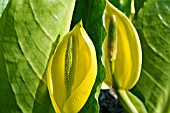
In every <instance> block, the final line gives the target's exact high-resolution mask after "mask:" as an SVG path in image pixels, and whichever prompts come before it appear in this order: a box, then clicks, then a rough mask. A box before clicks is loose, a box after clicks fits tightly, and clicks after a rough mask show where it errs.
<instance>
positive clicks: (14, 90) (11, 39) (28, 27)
mask: <svg viewBox="0 0 170 113" xmlns="http://www.w3.org/2000/svg"><path fill="white" fill-rule="evenodd" d="M74 5H75V0H56V1H55V0H53V1H51V0H11V1H10V2H9V3H8V5H7V8H6V9H5V10H4V13H3V16H2V18H1V21H0V83H1V85H0V92H1V93H0V112H4V113H9V112H15V113H17V112H24V113H30V112H35V113H48V112H49V113H53V112H54V109H53V107H52V104H51V100H50V98H49V93H48V89H47V84H46V76H45V75H46V74H44V72H45V70H46V66H47V62H48V60H49V57H50V51H51V50H53V45H55V44H53V43H55V40H56V38H57V37H59V36H61V37H63V36H64V35H65V34H66V33H67V32H68V31H69V28H70V23H71V18H72V14H73V9H74Z"/></svg>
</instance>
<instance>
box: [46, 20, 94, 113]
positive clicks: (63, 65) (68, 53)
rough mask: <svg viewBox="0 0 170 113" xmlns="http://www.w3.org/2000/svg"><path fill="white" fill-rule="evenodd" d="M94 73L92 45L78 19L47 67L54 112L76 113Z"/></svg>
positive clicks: (88, 93)
mask: <svg viewBox="0 0 170 113" xmlns="http://www.w3.org/2000/svg"><path fill="white" fill-rule="evenodd" d="M96 76H97V58H96V51H95V47H94V45H93V43H92V41H91V40H90V38H89V36H88V35H87V33H86V31H85V30H84V28H83V26H82V22H81V21H80V22H79V23H78V24H77V25H76V26H75V27H74V28H73V30H72V31H70V32H69V33H68V34H66V35H65V36H64V37H63V38H62V40H61V41H60V42H59V44H58V46H57V47H56V50H55V52H54V55H53V56H52V58H51V60H50V63H49V65H48V70H47V82H48V89H49V93H50V98H51V100H52V104H53V106H54V108H55V111H56V112H57V113H77V112H78V111H80V109H81V108H82V107H83V106H84V104H85V103H86V101H87V99H88V97H89V95H90V92H91V90H92V87H93V85H94V82H95V79H96Z"/></svg>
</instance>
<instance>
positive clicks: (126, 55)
mask: <svg viewBox="0 0 170 113" xmlns="http://www.w3.org/2000/svg"><path fill="white" fill-rule="evenodd" d="M111 16H114V17H115V18H116V26H117V27H116V29H117V34H116V35H117V54H116V59H115V60H114V61H110V60H109V58H108V55H107V52H108V48H107V43H108V42H107V41H108V36H107V37H106V39H105V45H104V51H105V56H104V63H105V67H106V71H107V76H106V80H105V82H106V83H107V84H108V85H112V84H113V82H114V84H116V87H117V88H120V89H124V90H129V89H131V88H132V87H133V86H134V85H135V84H136V82H137V81H138V79H139V76H140V71H141V65H142V50H141V45H140V40H139V36H138V34H137V31H136V29H135V27H134V26H133V24H132V23H131V21H130V20H129V19H128V18H127V17H126V16H125V15H124V14H123V13H122V12H121V11H119V10H118V9H117V8H115V7H114V6H113V5H112V4H111V3H109V1H106V9H105V15H104V21H105V27H106V30H107V31H108V28H109V23H110V17H111ZM112 77H113V78H112ZM112 79H113V81H112Z"/></svg>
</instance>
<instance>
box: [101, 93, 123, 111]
mask: <svg viewBox="0 0 170 113" xmlns="http://www.w3.org/2000/svg"><path fill="white" fill-rule="evenodd" d="M99 104H100V113H124V111H123V107H122V105H121V104H120V102H119V100H118V99H117V96H116V94H115V93H114V92H113V91H112V90H101V91H100V95H99Z"/></svg>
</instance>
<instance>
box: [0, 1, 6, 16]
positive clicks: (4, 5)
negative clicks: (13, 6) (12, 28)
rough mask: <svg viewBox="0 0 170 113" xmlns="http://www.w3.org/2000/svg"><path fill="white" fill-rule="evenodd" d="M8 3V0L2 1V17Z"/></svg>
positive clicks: (0, 12)
mask: <svg viewBox="0 0 170 113" xmlns="http://www.w3.org/2000/svg"><path fill="white" fill-rule="evenodd" d="M7 3H8V0H1V1H0V17H1V15H2V13H3V11H4V9H5V7H6V5H7Z"/></svg>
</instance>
